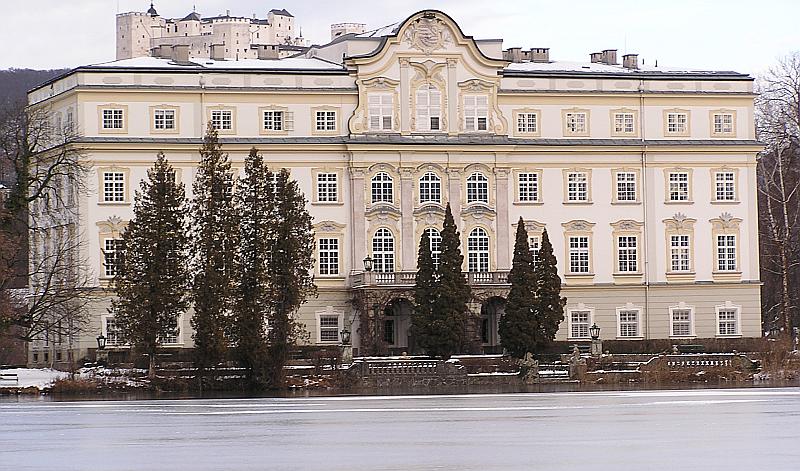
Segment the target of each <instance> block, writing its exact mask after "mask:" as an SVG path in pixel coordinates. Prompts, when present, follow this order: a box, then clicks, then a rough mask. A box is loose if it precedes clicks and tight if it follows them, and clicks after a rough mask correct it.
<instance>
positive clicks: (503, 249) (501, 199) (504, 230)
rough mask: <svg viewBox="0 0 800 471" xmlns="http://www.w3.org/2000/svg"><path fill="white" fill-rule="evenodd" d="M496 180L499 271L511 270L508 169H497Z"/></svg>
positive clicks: (495, 171) (495, 172)
mask: <svg viewBox="0 0 800 471" xmlns="http://www.w3.org/2000/svg"><path fill="white" fill-rule="evenodd" d="M494 178H495V189H496V192H495V210H496V212H497V219H496V222H497V269H498V270H509V269H510V268H511V259H510V254H511V250H510V249H509V244H510V243H511V242H510V238H509V232H510V230H511V223H510V222H509V220H508V219H509V214H508V210H509V208H508V169H505V168H496V169H495V170H494Z"/></svg>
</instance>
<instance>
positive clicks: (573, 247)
mask: <svg viewBox="0 0 800 471" xmlns="http://www.w3.org/2000/svg"><path fill="white" fill-rule="evenodd" d="M569 271H570V273H589V237H588V236H570V238H569Z"/></svg>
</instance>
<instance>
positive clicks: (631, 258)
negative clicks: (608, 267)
mask: <svg viewBox="0 0 800 471" xmlns="http://www.w3.org/2000/svg"><path fill="white" fill-rule="evenodd" d="M637 242H638V239H637V237H636V236H619V237H617V261H618V264H619V265H618V268H619V271H620V272H621V273H636V272H637V271H638V269H639V266H638V263H637V256H638V253H637V250H636V245H637Z"/></svg>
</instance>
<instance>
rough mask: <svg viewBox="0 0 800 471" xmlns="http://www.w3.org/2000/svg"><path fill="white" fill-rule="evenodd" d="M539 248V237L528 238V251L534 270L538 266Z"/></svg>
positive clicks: (540, 245) (540, 242)
mask: <svg viewBox="0 0 800 471" xmlns="http://www.w3.org/2000/svg"><path fill="white" fill-rule="evenodd" d="M541 248H542V240H541V238H540V237H539V236H530V237H528V249H530V251H531V255H532V256H533V266H534V268H535V267H536V266H537V265H538V264H539V250H540V249H541Z"/></svg>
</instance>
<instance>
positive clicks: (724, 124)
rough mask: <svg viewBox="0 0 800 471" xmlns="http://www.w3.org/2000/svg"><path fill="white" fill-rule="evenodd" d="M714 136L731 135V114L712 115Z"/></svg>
mask: <svg viewBox="0 0 800 471" xmlns="http://www.w3.org/2000/svg"><path fill="white" fill-rule="evenodd" d="M714 134H733V114H732V113H714Z"/></svg>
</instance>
